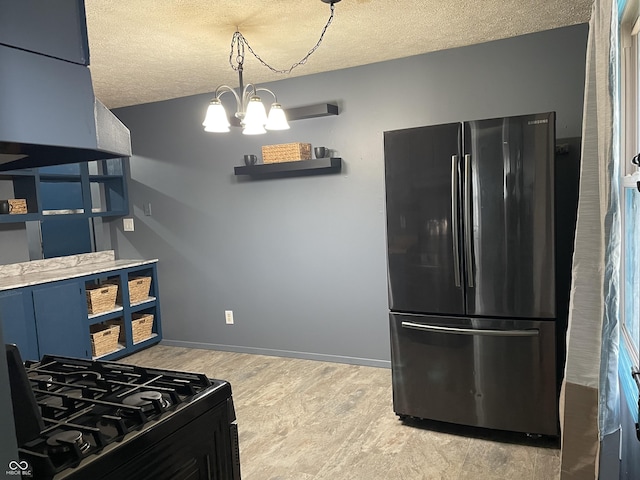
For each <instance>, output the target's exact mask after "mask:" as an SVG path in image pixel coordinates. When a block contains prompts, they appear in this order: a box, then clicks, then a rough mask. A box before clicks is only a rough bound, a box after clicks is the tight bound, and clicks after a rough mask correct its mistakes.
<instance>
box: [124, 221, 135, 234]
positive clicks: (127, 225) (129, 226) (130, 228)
mask: <svg viewBox="0 0 640 480" xmlns="http://www.w3.org/2000/svg"><path fill="white" fill-rule="evenodd" d="M122 225H123V227H124V231H125V232H133V218H123V219H122Z"/></svg>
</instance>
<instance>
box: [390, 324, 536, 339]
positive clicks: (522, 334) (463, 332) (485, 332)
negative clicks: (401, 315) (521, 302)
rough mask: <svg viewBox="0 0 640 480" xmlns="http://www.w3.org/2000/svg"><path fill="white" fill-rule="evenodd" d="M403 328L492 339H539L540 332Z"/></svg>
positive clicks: (410, 326) (427, 327)
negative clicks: (490, 337) (489, 337)
mask: <svg viewBox="0 0 640 480" xmlns="http://www.w3.org/2000/svg"><path fill="white" fill-rule="evenodd" d="M402 327H403V328H410V329H413V330H420V331H423V332H438V333H454V334H457V335H482V336H492V337H537V336H538V334H539V332H538V330H535V329H533V330H485V329H477V330H476V329H474V328H457V327H439V326H437V325H424V324H422V323H413V322H402Z"/></svg>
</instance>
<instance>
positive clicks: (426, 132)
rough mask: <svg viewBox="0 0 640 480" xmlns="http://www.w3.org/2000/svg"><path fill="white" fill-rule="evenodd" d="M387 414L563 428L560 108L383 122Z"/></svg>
mask: <svg viewBox="0 0 640 480" xmlns="http://www.w3.org/2000/svg"><path fill="white" fill-rule="evenodd" d="M384 152H385V180H386V213H387V244H388V259H387V260H388V287H389V306H390V329H391V364H392V378H393V405H394V411H395V412H396V413H397V414H398V415H399V416H400V418H405V417H417V418H423V419H431V420H438V421H444V422H451V423H456V424H463V425H469V426H478V427H486V428H492V429H499V430H508V431H516V432H526V433H532V434H546V435H557V434H558V406H557V379H556V375H557V373H556V331H555V320H556V271H555V269H556V252H555V228H554V224H555V214H554V196H555V195H554V153H555V114H554V113H543V114H533V115H524V116H518V117H508V118H497V119H486V120H478V121H469V122H464V123H451V124H446V125H436V126H428V127H419V128H410V129H404V130H396V131H388V132H384Z"/></svg>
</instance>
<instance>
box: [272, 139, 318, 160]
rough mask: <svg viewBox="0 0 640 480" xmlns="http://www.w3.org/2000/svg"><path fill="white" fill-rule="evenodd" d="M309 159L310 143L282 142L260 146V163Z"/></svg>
mask: <svg viewBox="0 0 640 480" xmlns="http://www.w3.org/2000/svg"><path fill="white" fill-rule="evenodd" d="M310 159H311V144H310V143H282V144H279V145H264V146H263V147H262V163H281V162H294V161H298V160H310Z"/></svg>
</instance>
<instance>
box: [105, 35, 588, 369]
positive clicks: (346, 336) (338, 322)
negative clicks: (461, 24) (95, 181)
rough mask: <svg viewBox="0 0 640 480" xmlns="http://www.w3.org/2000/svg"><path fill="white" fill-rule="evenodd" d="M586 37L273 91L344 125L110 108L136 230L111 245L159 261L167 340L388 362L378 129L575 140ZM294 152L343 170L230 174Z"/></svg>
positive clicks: (410, 61)
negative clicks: (505, 129) (498, 122)
mask: <svg viewBox="0 0 640 480" xmlns="http://www.w3.org/2000/svg"><path fill="white" fill-rule="evenodd" d="M586 37H587V26H586V25H580V26H575V27H568V28H563V29H558V30H553V31H547V32H542V33H538V34H532V35H527V36H523V37H518V38H513V39H508V40H503V41H497V42H491V43H487V44H481V45H475V46H470V47H464V48H459V49H454V50H446V51H441V52H436V53H431V54H427V55H422V56H417V57H411V58H405V59H400V60H394V61H389V62H384V63H380V64H374V65H368V66H363V67H357V68H350V69H345V70H339V71H335V72H329V73H323V74H318V75H310V76H306V77H298V78H292V79H285V80H281V81H279V82H274V83H272V84H270V85H268V87H269V88H272V89H273V90H274V91H276V93H277V94H278V99H279V100H280V101H281V102H282V103H283V105H284V106H285V108H286V107H288V106H289V107H294V106H300V105H306V104H312V103H317V102H326V101H337V102H338V103H339V105H340V115H339V116H337V117H327V118H321V119H310V120H301V121H296V122H292V123H291V130H289V131H287V132H277V133H268V134H267V135H263V136H259V137H252V138H251V137H244V136H242V135H241V133H240V132H239V131H237V130H236V131H234V132H232V133H230V134H226V135H221V134H209V133H205V132H203V131H202V127H201V125H200V124H201V122H202V119H203V116H204V112H205V109H206V106H207V103H208V100H209V98H210V95H199V96H192V97H186V98H181V99H176V100H171V101H166V102H159V103H153V104H146V105H139V106H134V107H128V108H122V109H118V110H116V111H115V112H114V113H116V115H117V116H118V117H119V118H120V119H121V120H122V121H123V122H124V123H125V125H127V127H128V128H129V129H130V130H131V138H132V143H133V152H134V156H133V157H132V159H131V183H130V195H131V202H132V210H131V213H132V215H133V216H135V221H136V231H135V232H132V233H130V232H126V233H125V232H122V228H121V222H120V221H112V222H110V226H111V239H110V242H111V244H112V246H113V247H114V248H115V249H116V251H117V254H118V256H119V257H121V258H126V257H144V258H159V259H160V262H159V276H160V292H161V305H162V318H163V329H164V336H165V339H166V343H168V344H173V345H184V346H194V347H212V348H220V349H228V350H234V351H244V352H255V353H265V354H275V355H290V356H297V357H308V358H318V359H324V360H336V361H343V362H352V363H361V364H369V365H380V366H386V365H388V364H389V338H388V327H387V322H388V320H387V309H388V304H387V289H386V261H385V217H384V175H383V140H382V138H383V137H382V132H383V131H385V130H393V129H400V128H405V127H413V126H419V125H428V124H437V123H445V122H452V121H460V120H465V119H469V120H471V119H478V118H486V117H499V116H504V115H517V114H524V113H532V112H544V111H550V110H555V111H556V112H557V136H558V137H559V138H560V137H574V136H579V135H580V133H581V132H580V130H581V120H582V98H583V85H584V66H585V64H584V59H585V48H586V47H585V46H586ZM311 61H313V59H312V60H311ZM301 68H304V67H301ZM245 79H246V80H249V81H250V80H251V71H247V72H245ZM212 87H214V85H212ZM295 141H300V142H309V143H311V144H313V145H314V146H318V145H324V146H327V147H330V148H332V149H334V156H339V157H342V158H343V159H344V162H345V166H344V169H343V171H342V173H341V174H339V175H325V176H316V177H302V178H286V179H272V180H260V181H247V180H246V179H244V178H242V177H236V176H234V175H233V167H234V166H237V165H240V164H241V163H242V160H241V159H242V155H243V154H246V153H256V154H260V147H261V145H263V144H276V143H286V142H295ZM148 203H150V204H151V207H152V216H145V215H144V213H143V207H144V205H145V204H148ZM225 309H230V310H233V311H234V315H235V325H233V326H227V325H225V322H224V311H225Z"/></svg>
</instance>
